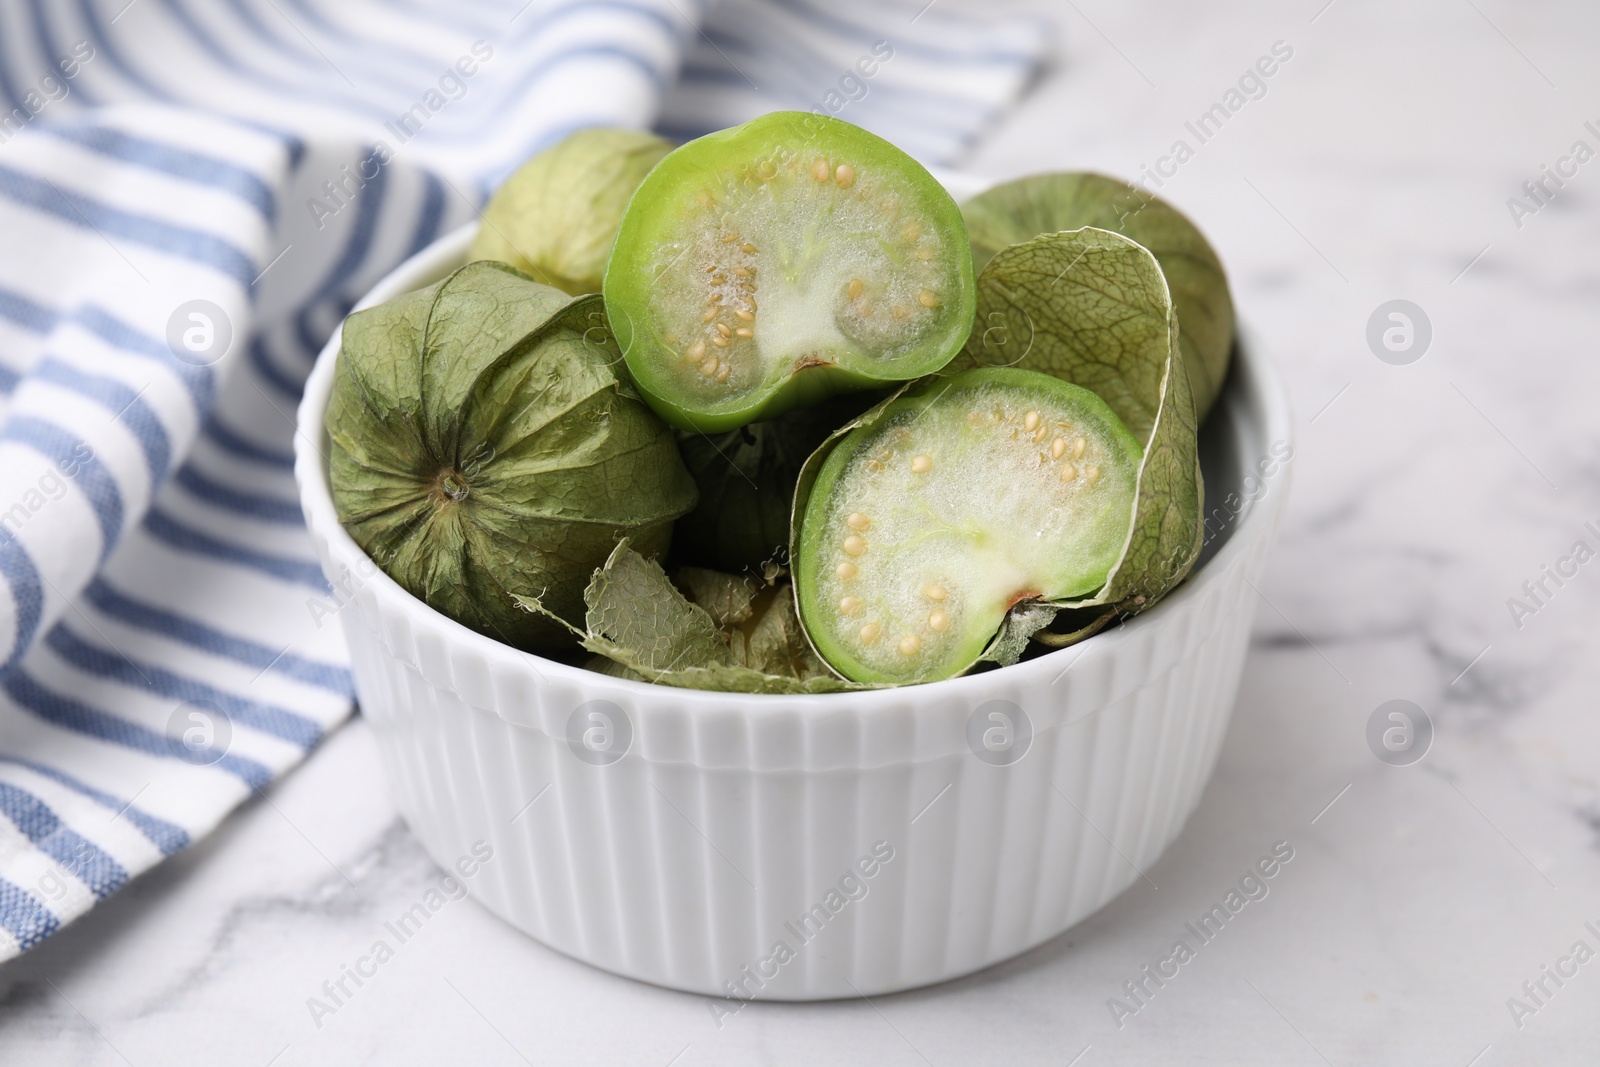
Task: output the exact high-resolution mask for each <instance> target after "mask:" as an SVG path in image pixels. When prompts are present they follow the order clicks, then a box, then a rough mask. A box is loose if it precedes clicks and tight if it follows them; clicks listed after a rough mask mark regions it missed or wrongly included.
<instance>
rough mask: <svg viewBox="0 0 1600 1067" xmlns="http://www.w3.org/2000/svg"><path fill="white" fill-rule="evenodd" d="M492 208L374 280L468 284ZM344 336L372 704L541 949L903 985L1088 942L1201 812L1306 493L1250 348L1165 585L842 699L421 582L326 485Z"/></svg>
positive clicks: (470, 882)
mask: <svg viewBox="0 0 1600 1067" xmlns="http://www.w3.org/2000/svg"><path fill="white" fill-rule="evenodd" d="M471 229H472V228H471V227H468V228H466V229H462V230H458V231H456V232H455V233H453V234H451V235H449V236H448V237H445V238H443V239H441V240H440V241H439V242H437V243H436V244H434V245H433V246H431V247H430V248H428V249H426V250H424V251H423V252H421V253H420V254H418V255H417V256H415V257H413V258H412V259H410V260H408V261H407V262H406V263H404V264H402V265H401V266H400V267H399V268H398V269H396V270H395V271H394V273H393V274H391V275H390V276H389V277H388V278H386V279H384V281H383V282H381V283H380V284H379V285H378V286H377V287H376V288H375V289H374V290H373V291H372V293H371V294H370V295H369V296H368V297H367V298H366V300H365V301H364V302H363V303H364V304H372V303H378V302H381V301H384V300H387V299H389V298H391V297H393V296H395V295H397V294H399V293H402V292H405V291H407V290H411V289H416V288H420V287H422V286H426V285H430V284H432V283H433V282H434V281H437V280H438V279H439V278H441V277H443V276H444V275H445V274H446V273H448V272H449V271H450V270H451V269H453V268H454V267H456V266H457V265H459V264H460V263H461V262H462V260H463V258H464V256H465V253H466V249H467V245H468V243H469V241H470V239H471ZM338 355H339V344H338V336H337V334H336V335H335V336H334V339H333V340H332V341H330V342H329V344H328V347H327V348H326V349H325V350H324V351H323V353H322V355H321V357H320V359H319V360H318V362H317V366H316V369H315V370H314V371H313V373H312V375H311V378H310V381H309V382H308V384H307V387H306V392H305V398H304V400H303V402H302V403H301V405H300V427H301V431H302V432H301V433H300V434H299V435H298V436H297V439H296V442H295V444H296V453H297V455H296V464H295V473H296V476H297V478H298V480H299V484H300V495H301V502H302V505H303V507H304V509H305V514H306V520H307V522H308V524H309V526H310V529H311V533H312V536H313V538H314V539H315V541H316V544H317V550H318V553H319V555H320V556H321V561H322V566H323V569H324V571H325V572H326V573H327V576H328V579H329V581H331V582H332V583H333V585H334V587H335V588H336V589H338V590H341V593H340V597H341V600H342V601H346V602H347V606H346V607H345V608H344V609H343V610H342V611H341V612H340V619H341V621H342V623H343V625H344V628H345V633H346V635H347V637H348V640H349V645H350V653H351V659H352V662H353V666H354V671H355V684H356V692H357V693H358V695H359V697H360V702H361V707H362V710H363V712H364V714H365V715H366V717H367V720H368V722H369V723H370V724H371V727H372V730H373V733H374V734H375V736H376V737H377V739H378V743H379V745H380V747H381V750H382V758H383V763H384V767H385V769H386V771H387V773H388V777H389V781H390V785H391V788H392V789H393V791H394V796H395V799H396V802H397V804H398V805H399V808H400V810H401V812H402V813H403V815H404V816H405V819H406V821H407V823H408V824H409V825H410V826H411V829H412V831H413V832H414V833H415V834H416V835H417V837H418V838H419V839H420V840H421V841H422V843H423V845H424V846H425V847H426V848H427V850H428V853H429V854H430V855H431V856H432V857H433V858H434V860H435V861H436V862H438V863H439V865H440V866H441V867H444V868H446V869H458V863H460V862H461V861H462V860H463V858H464V857H473V856H474V847H475V845H476V847H477V857H478V859H481V857H482V855H483V854H484V853H485V852H486V851H488V850H492V859H489V860H488V861H486V862H481V863H480V862H478V859H469V860H468V862H467V863H466V864H464V865H462V866H461V867H460V868H459V870H463V871H464V870H472V871H473V873H472V875H471V876H470V877H465V878H463V881H464V882H465V883H466V885H467V888H468V891H469V892H470V893H471V894H472V895H473V896H474V897H475V898H476V899H477V900H478V901H479V902H481V903H482V904H483V905H484V906H486V907H487V908H489V909H490V910H491V911H493V912H495V913H496V914H497V915H499V916H501V917H502V918H504V919H505V920H506V921H507V922H509V923H510V924H511V925H513V926H515V927H517V928H518V929H519V930H523V931H525V932H527V933H528V934H531V935H532V936H534V937H536V938H538V939H539V940H540V941H542V942H544V943H545V944H546V945H549V946H551V947H553V948H555V949H558V950H560V951H561V952H564V953H567V954H568V955H571V956H574V957H576V958H578V959H580V960H584V961H586V962H588V963H591V964H594V965H595V966H597V967H603V968H605V969H606V970H609V971H614V972H616V973H618V974H623V975H628V976H630V977H633V978H639V979H643V980H645V981H648V982H654V983H657V984H659V985H664V986H670V987H673V988H676V989H682V990H688V991H692V992H697V993H705V994H710V995H713V996H730V995H733V996H738V997H740V998H748V997H751V996H755V997H760V998H767V999H784V1000H809V999H820V998H826V997H847V996H854V995H859V994H865V995H869V996H870V995H872V994H876V993H884V992H889V991H894V990H902V989H908V988H911V987H915V986H920V985H926V984H928V983H931V982H938V981H942V980H944V979H948V978H954V977H956V976H958V975H962V974H966V973H968V972H971V971H975V970H978V969H980V968H982V967H987V966H989V965H990V964H993V963H996V962H999V961H1001V960H1004V959H1006V958H1008V957H1010V956H1015V955H1017V954H1018V953H1021V952H1024V951H1026V950H1028V949H1030V948H1032V947H1034V946H1035V945H1038V944H1040V943H1041V942H1044V941H1046V940H1049V939H1050V938H1052V937H1054V936H1056V935H1057V934H1059V933H1061V932H1062V931H1063V930H1065V929H1067V928H1068V927H1069V926H1071V925H1073V924H1074V923H1076V922H1078V921H1079V920H1081V919H1083V918H1084V917H1085V916H1087V915H1089V914H1090V913H1091V912H1093V911H1095V910H1096V909H1098V908H1100V907H1101V906H1102V905H1104V904H1105V903H1107V902H1108V901H1110V900H1111V899H1112V898H1113V897H1115V896H1116V895H1117V894H1119V893H1121V892H1122V891H1123V890H1124V889H1126V888H1127V887H1128V886H1129V885H1130V884H1132V883H1133V882H1134V881H1135V880H1136V879H1138V878H1140V877H1141V871H1143V870H1144V869H1147V868H1148V867H1149V866H1150V865H1151V864H1152V863H1154V862H1155V861H1156V859H1157V857H1159V856H1160V855H1161V853H1162V851H1163V850H1164V849H1165V848H1166V847H1167V845H1168V844H1169V843H1170V842H1171V841H1172V840H1173V838H1174V837H1176V836H1177V834H1178V831H1179V830H1180V829H1181V828H1182V826H1183V823H1184V821H1185V820H1186V819H1187V818H1188V816H1189V814H1190V812H1191V811H1192V810H1193V809H1194V806H1195V804H1196V802H1197V801H1198V799H1199V796H1200V791H1201V789H1202V787H1203V786H1204V785H1205V782H1206V779H1207V778H1208V777H1209V775H1210V773H1211V768H1212V766H1213V764H1214V763H1215V760H1216V755H1217V750H1218V747H1219V746H1220V744H1221V742H1222V736H1223V732H1224V729H1225V727H1226V726H1227V723H1228V715H1229V712H1230V711H1231V709H1232V705H1233V699H1234V693H1235V691H1236V689H1237V687H1238V681H1239V672H1240V669H1241V666H1242V664H1243V660H1244V654H1245V648H1246V645H1247V643H1248V640H1249V633H1250V625H1251V619H1252V617H1253V615H1254V612H1255V601H1256V596H1255V593H1254V591H1253V589H1252V585H1251V583H1252V582H1254V581H1255V580H1256V578H1257V577H1258V575H1259V573H1260V571H1261V568H1262V565H1263V563H1264V561H1265V558H1266V556H1267V553H1268V550H1269V549H1270V546H1271V542H1272V537H1273V532H1274V529H1275V527H1276V524H1277V520H1278V516H1279V514H1280V513H1281V511H1282V507H1283V502H1284V498H1285V496H1286V491H1287V488H1288V486H1287V482H1288V472H1287V464H1286V462H1284V461H1283V459H1282V456H1283V453H1284V451H1285V450H1286V449H1290V450H1292V444H1291V442H1292V434H1291V424H1290V423H1291V420H1290V413H1289V407H1288V403H1287V400H1286V398H1285V395H1284V392H1283V389H1282V386H1281V384H1280V382H1279V380H1278V378H1277V376H1276V374H1275V373H1274V371H1273V369H1272V367H1271V365H1270V364H1269V363H1268V362H1267V361H1266V360H1265V359H1263V358H1262V357H1261V356H1260V355H1259V354H1258V353H1257V352H1256V350H1255V349H1254V347H1253V346H1249V345H1245V346H1241V350H1240V352H1239V355H1238V358H1237V359H1236V360H1235V363H1234V369H1233V372H1232V376H1231V377H1230V379H1229V380H1228V383H1227V387H1226V389H1225V390H1224V392H1223V395H1222V398H1221V400H1220V401H1219V403H1218V408H1217V410H1216V412H1215V413H1214V414H1212V416H1211V418H1210V420H1209V421H1208V423H1207V427H1206V432H1205V435H1204V438H1205V440H1204V442H1203V446H1204V447H1203V452H1204V456H1203V459H1204V461H1205V463H1206V477H1207V508H1208V511H1211V512H1212V514H1213V515H1214V516H1216V521H1215V522H1214V523H1213V526H1214V527H1215V528H1216V529H1217V531H1218V534H1217V536H1216V537H1215V538H1214V539H1213V542H1212V544H1211V545H1210V546H1208V549H1207V553H1206V557H1205V558H1204V559H1203V565H1202V566H1201V567H1200V568H1199V569H1198V570H1197V571H1196V572H1195V573H1194V574H1193V575H1192V576H1191V577H1190V578H1189V579H1188V581H1187V582H1186V583H1184V585H1183V586H1181V587H1180V588H1179V589H1178V590H1177V591H1175V592H1174V593H1173V594H1172V595H1171V596H1170V597H1168V598H1167V599H1166V600H1165V601H1164V602H1162V603H1161V604H1160V605H1158V606H1157V607H1156V608H1154V609H1153V610H1151V611H1149V612H1147V613H1145V614H1143V615H1140V616H1138V617H1136V618H1134V619H1132V620H1131V621H1129V622H1127V623H1126V624H1125V625H1122V626H1120V627H1118V628H1115V629H1112V630H1110V631H1108V632H1105V633H1102V634H1100V635H1098V636H1096V637H1094V638H1092V639H1091V640H1089V641H1087V642H1085V643H1083V644H1081V645H1078V646H1077V647H1075V648H1071V649H1065V650H1062V651H1059V652H1055V653H1052V654H1050V655H1045V656H1040V657H1038V658H1035V659H1031V660H1028V661H1025V662H1023V663H1020V664H1018V665H1016V666H1012V667H1006V668H1004V669H1000V670H994V671H990V672H987V673H984V674H978V675H973V676H969V677H965V678H956V679H953V680H950V681H945V682H938V683H935V684H931V685H921V686H913V687H908V688H900V689H890V690H882V691H875V692H863V693H850V694H828V695H821V696H748V695H737V694H725V693H709V692H699V691H695V690H688V689H674V688H668V687H665V686H652V685H646V684H642V683H638V682H630V681H623V680H619V679H613V678H609V677H605V676H602V675H599V674H595V673H592V672H589V671H585V670H581V669H579V668H576V667H569V666H565V665H563V664H559V663H555V662H551V661H549V660H545V659H541V658H538V657H535V656H532V655H529V654H527V653H523V652H519V651H517V650H515V649H512V648H510V647H508V646H506V645H503V644H500V643H498V642H496V641H493V640H491V639H489V638H487V637H484V636H482V635H480V634H477V633H474V632H473V631H471V630H468V629H466V628H465V627H463V626H461V625H459V624H457V623H455V622H452V621H451V620H450V619H447V618H445V617H444V616H443V615H440V614H439V613H437V612H435V611H433V610H432V609H431V608H429V607H428V606H427V605H425V604H423V603H422V602H421V601H419V600H417V599H415V598H414V597H412V596H411V595H410V594H408V593H406V592H405V591H404V590H402V589H401V588H400V587H399V586H397V585H396V584H395V583H394V582H392V581H391V580H390V579H389V578H388V577H387V576H385V575H384V574H383V573H382V572H381V571H379V570H378V569H377V567H376V566H375V565H374V564H373V563H372V562H371V560H369V559H368V558H367V557H366V556H365V555H364V554H363V553H362V551H361V549H360V548H358V547H357V546H356V544H355V542H354V541H352V540H351V539H350V537H349V535H348V534H346V533H345V531H344V529H343V528H342V527H341V526H340V525H339V521H338V519H337V517H336V516H335V513H334V509H333V503H332V500H331V498H330V496H329V492H328V482H327V468H326V463H325V460H324V458H323V453H324V452H325V451H326V436H325V434H324V432H323V428H322V426H323V409H324V406H325V405H326V403H327V400H328V392H329V388H330V386H331V383H332V379H333V366H334V361H335V360H336V359H337V358H338ZM1274 446H1276V451H1275V447H1274ZM1290 454H1291V455H1292V451H1291V453H1290ZM1275 455H1276V456H1277V457H1278V460H1277V462H1271V461H1272V459H1273V457H1274V456H1275ZM1258 464H1262V466H1260V467H1258ZM1266 466H1270V468H1271V473H1270V474H1267V475H1265V476H1263V475H1262V474H1261V470H1262V469H1264V467H1266ZM1251 476H1253V477H1254V478H1255V479H1256V481H1255V482H1251V483H1249V485H1254V486H1256V489H1255V490H1253V491H1251V490H1250V489H1249V488H1248V486H1247V484H1246V478H1247V477H1251ZM1230 493H1232V494H1235V496H1234V497H1233V498H1232V500H1230V501H1227V502H1226V503H1224V501H1225V498H1227V495H1228V494H1230ZM1241 501H1242V502H1243V503H1242V504H1241ZM1214 509H1215V510H1214ZM1235 512H1237V514H1234V513H1235ZM1018 709H1020V711H1021V714H1019V713H1018ZM596 714H598V715H600V716H601V717H600V718H595V717H594V716H595V715H596ZM996 716H999V717H996ZM586 730H588V731H591V732H590V733H589V734H588V738H587V742H585V740H584V739H583V733H584V731H586ZM607 731H609V735H608V733H607ZM1030 735H1031V736H1030ZM969 739H970V742H969ZM608 742H609V745H610V748H609V749H604V746H605V745H606V744H607V743H608ZM597 749H604V751H597ZM980 754H981V758H980ZM619 755H620V758H617V757H618V756H619ZM737 1007H738V1005H737V1004H736V1003H732V1002H729V1003H728V1004H727V1005H725V1006H724V1005H717V1008H718V1010H719V1011H722V1010H730V1011H731V1010H733V1009H735V1008H737Z"/></svg>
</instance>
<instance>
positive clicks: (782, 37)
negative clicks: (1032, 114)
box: [0, 0, 1045, 960]
mask: <svg viewBox="0 0 1600 1067" xmlns="http://www.w3.org/2000/svg"><path fill="white" fill-rule="evenodd" d="M956 3H957V0H946V3H945V4H943V5H939V6H936V5H935V4H931V3H930V4H926V5H924V4H923V3H922V2H921V0H918V2H916V3H913V4H910V5H903V4H900V3H897V2H892V0H827V2H824V0H724V2H721V3H711V4H707V3H704V2H697V0H583V2H578V0H530V2H529V3H527V4H525V5H524V6H522V7H521V8H520V10H519V9H518V8H517V6H516V5H515V4H512V5H505V4H499V3H493V2H491V0H470V2H469V0H432V2H430V0H390V2H387V3H377V2H374V0H342V2H335V0H230V2H229V3H227V4H205V3H198V2H194V0H54V2H51V3H48V4H46V3H42V2H40V0H0V960H3V959H6V958H9V957H11V956H14V955H16V954H17V953H19V952H21V951H24V950H26V949H28V948H30V947H32V946H33V945H35V944H37V943H38V942H39V941H41V940H42V939H43V938H46V937H48V936H49V935H50V934H51V933H53V932H54V931H56V930H57V929H59V928H60V926H61V925H62V924H63V923H66V922H69V921H71V920H72V919H73V918H75V917H77V916H79V915H81V914H82V913H83V912H85V911H87V910H88V909H90V908H92V907H93V906H94V905H95V903H96V902H97V901H99V900H100V899H102V898H104V897H105V896H107V895H108V894H110V893H113V892H115V891H116V890H117V889H118V888H119V887H120V886H122V885H123V884H124V883H125V882H126V881H127V880H128V879H129V878H130V877H132V876H133V875H135V874H137V873H139V872H140V871H143V870H145V869H147V868H149V867H150V866H151V865H153V864H155V863H156V862H158V861H159V860H160V859H161V858H162V857H164V856H168V855H171V854H172V853H174V852H176V851H178V850H179V849H181V848H184V847H185V846H186V845H188V844H190V843H191V842H193V841H194V840H196V839H197V838H199V837H201V836H203V835H204V834H206V833H207V832H209V831H210V830H211V829H212V828H213V827H214V826H216V824H217V823H218V822H219V821H220V820H221V819H222V818H223V817H224V816H225V815H226V814H227V813H228V812H229V811H230V810H232V809H233V808H234V807H236V806H237V805H238V804H240V803H241V802H243V801H245V800H246V799H248V798H249V797H250V796H251V794H252V792H254V791H258V790H261V789H264V788H265V787H266V786H268V785H269V784H270V783H271V782H272V781H273V780H274V779H275V778H276V777H277V776H279V775H280V774H282V773H284V771H286V770H288V769H289V768H290V767H292V766H294V765H295V764H297V763H298V762H299V761H300V760H302V759H303V758H305V756H306V754H307V753H308V752H309V751H310V750H311V748H312V747H313V746H315V745H316V743H317V742H318V740H319V739H321V738H322V736H323V735H324V734H326V733H327V732H328V731H329V730H331V729H333V728H334V727H336V726H337V725H338V724H339V723H340V722H341V721H342V720H343V719H344V718H345V717H346V716H347V715H348V714H349V712H350V710H351V703H352V692H351V685H350V676H349V673H348V671H347V669H346V661H345V649H344V645H343V641H342V637H341V633H340V627H339V620H338V605H339V602H338V600H337V599H336V598H335V597H334V596H333V595H332V594H331V591H330V590H329V588H328V587H327V585H326V583H325V582H324V580H323V577H322V575H321V573H320V572H319V570H318V568H317V564H316V563H315V561H314V558H313V555H312V551H311V548H310V546H309V544H308V542H307V539H306V536H305V533H304V530H303V527H302V525H301V518H300V509H299V506H298V504H297V502H296V496H295V487H294V481H293V477H292V472H291V444H292V440H293V435H294V433H295V432H296V430H295V425H294V411H295V406H296V403H297V400H298V398H299V394H300V389H301V385H302V383H303V381H304V379H305V376H306V373H307V372H308V370H309V369H310V366H311V362H312V360H313V358H314V357H315V356H316V354H317V352H318V350H319V349H321V347H322V345H323V343H324V342H325V341H326V340H327V338H328V337H329V335H330V334H331V333H332V331H333V330H334V329H336V328H337V326H338V324H339V322H340V320H341V319H342V318H343V316H344V315H345V313H346V312H347V311H348V310H349V308H350V307H351V305H352V304H353V303H354V301H355V300H356V299H358V298H359V297H360V296H361V295H362V293H363V292H365V291H366V290H367V289H368V288H369V287H370V286H371V285H372V284H373V283H374V282H375V281H377V279H378V278H379V277H381V276H382V275H383V274H385V273H386V272H388V271H389V270H390V269H391V268H393V267H394V266H395V265H396V264H397V263H399V262H400V261H401V260H402V259H404V258H405V257H407V256H409V255H411V254H412V253H414V252H416V251H418V250H419V249H421V248H422V247H424V246H425V245H427V244H428V243H429V242H431V241H432V240H434V239H435V238H436V237H437V236H439V235H440V234H441V233H443V232H445V231H446V230H448V229H450V228H452V227H454V226H457V225H460V224H462V223H464V222H467V221H470V220H471V219H472V218H474V217H475V214H476V212H477V210H478V208H479V206H480V205H481V203H482V201H483V199H484V197H485V196H486V194H487V192H488V191H489V190H491V189H492V188H493V187H494V186H495V184H496V183H497V182H498V181H499V180H500V179H501V178H502V177H503V176H504V175H505V174H506V173H508V172H509V171H510V170H511V169H512V168H513V167H515V166H516V165H517V163H519V162H520V161H521V160H522V159H524V158H526V157H527V156H528V155H529V154H531V153H533V152H535V151H537V150H538V149H539V148H541V147H543V146H545V145H547V144H549V143H551V142H552V141H553V140H555V139H557V138H559V137H561V136H562V135H563V134H565V133H566V132H568V131H570V130H572V129H575V128H578V127H581V126H586V125H594V124H605V125H622V126H650V125H652V124H658V125H659V128H660V129H662V130H663V131H664V132H666V133H667V134H668V135H670V136H677V137H689V136H693V135H696V134H698V133H701V132H704V131H706V130H709V129H713V128H716V127H720V126H723V125H727V124H728V123H731V122H736V121H740V120H743V119H745V118H748V117H751V116H753V115H755V114H759V113H760V112H763V111H766V110H770V109H772V108H778V107H784V108H802V109H806V110H810V109H817V110H821V111H824V112H827V113H831V114H837V115H840V116H841V117H843V118H845V119H848V120H850V121H853V122H857V123H858V124H860V125H863V126H866V127H868V128H870V129H873V130H875V131H877V132H879V133H881V134H883V135H884V136H887V137H889V138H890V139H891V140H894V141H896V142H897V143H899V144H902V145H904V146H906V147H907V148H909V149H910V150H911V151H913V152H914V153H916V154H918V155H919V156H921V157H922V158H923V159H924V160H925V161H926V162H928V163H930V164H950V163H954V162H957V161H958V160H959V158H960V155H961V153H962V152H963V151H964V150H965V149H966V147H967V146H968V145H969V144H970V143H971V141H972V140H973V139H974V137H976V136H977V135H978V134H979V133H980V132H981V131H982V130H983V129H985V128H986V127H988V126H989V125H990V124H991V123H992V122H993V120H994V119H995V118H996V116H997V115H998V114H1000V113H1001V112H1002V111H1003V110H1004V109H1005V108H1006V107H1007V106H1008V105H1010V104H1011V103H1012V102H1013V101H1014V100H1015V98H1016V97H1017V96H1018V94H1019V93H1021V92H1022V91H1023V89H1024V87H1025V86H1026V84H1027V82H1028V79H1029V78H1030V77H1031V76H1032V75H1033V73H1034V72H1035V71H1036V69H1037V68H1038V66H1039V64H1040V62H1041V61H1042V57H1043V54H1044V48H1045V34H1044V27H1043V26H1041V25H1039V24H1038V23H1036V22H1033V21H1031V20H1025V19H1015V18H1013V19H1004V20H999V21H996V20H993V19H991V18H988V17H979V16H977V15H975V14H972V13H957V11H956V10H955V9H954V5H955V4H956Z"/></svg>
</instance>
